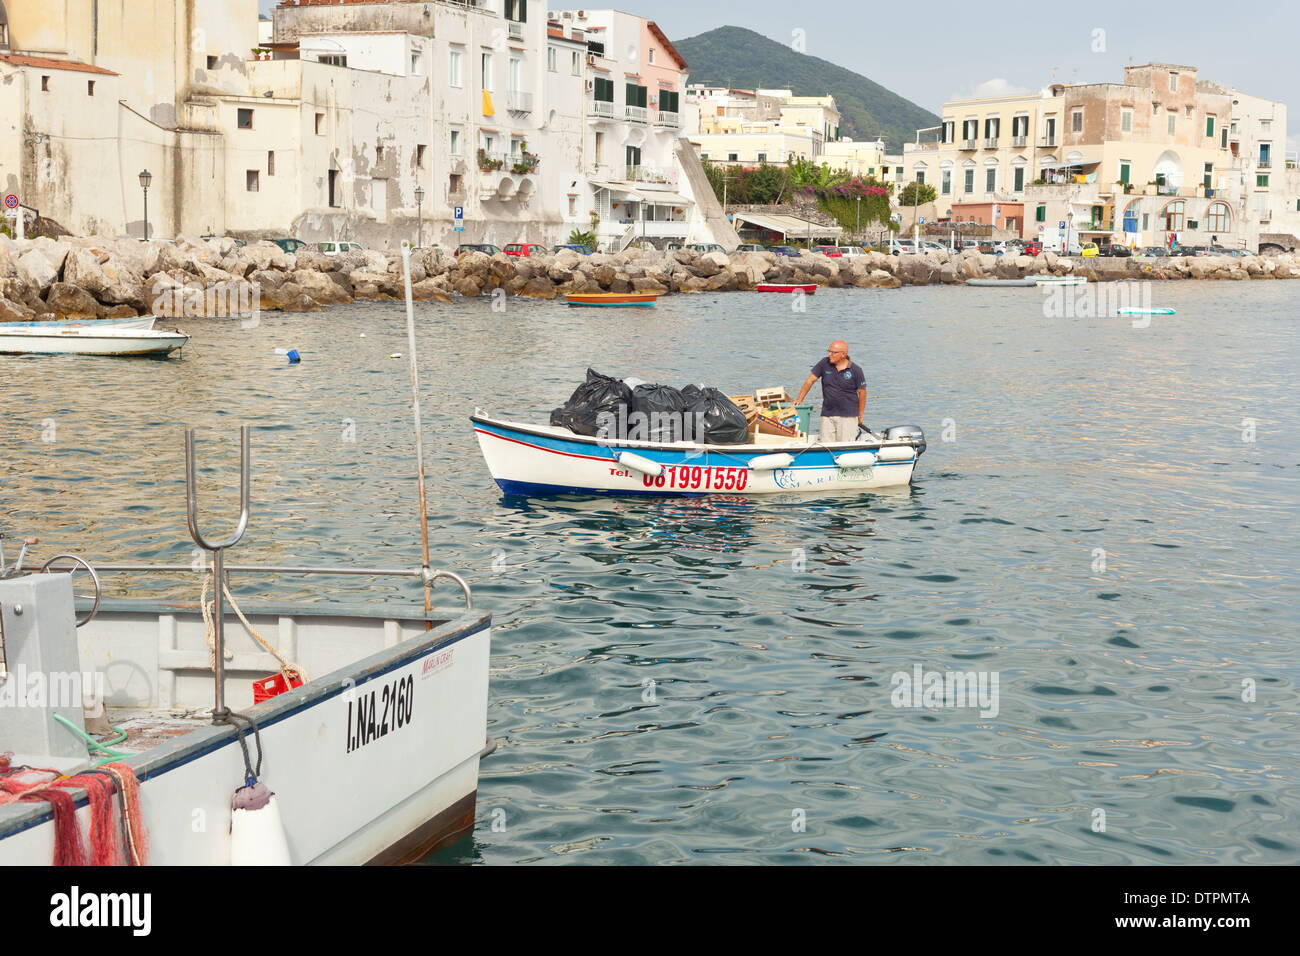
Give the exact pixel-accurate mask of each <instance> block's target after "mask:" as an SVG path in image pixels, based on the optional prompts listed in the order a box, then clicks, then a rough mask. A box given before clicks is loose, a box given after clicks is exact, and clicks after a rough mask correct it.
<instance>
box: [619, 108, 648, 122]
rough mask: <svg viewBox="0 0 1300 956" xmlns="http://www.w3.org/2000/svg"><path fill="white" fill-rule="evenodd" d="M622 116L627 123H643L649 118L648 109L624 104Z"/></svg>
mask: <svg viewBox="0 0 1300 956" xmlns="http://www.w3.org/2000/svg"><path fill="white" fill-rule="evenodd" d="M623 116H624V117H626V119H627V121H628V122H629V123H644V122H647V121H648V120H649V119H650V111H649V110H648V109H646V108H645V107H644V106H625V107H623Z"/></svg>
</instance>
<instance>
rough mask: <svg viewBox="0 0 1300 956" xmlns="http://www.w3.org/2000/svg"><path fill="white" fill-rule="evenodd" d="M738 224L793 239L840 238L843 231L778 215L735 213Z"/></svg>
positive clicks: (837, 227)
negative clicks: (748, 225) (742, 223)
mask: <svg viewBox="0 0 1300 956" xmlns="http://www.w3.org/2000/svg"><path fill="white" fill-rule="evenodd" d="M732 215H733V217H734V218H735V219H736V221H738V222H747V223H750V224H752V225H755V226H758V227H759V228H760V229H770V230H771V231H772V232H779V233H780V234H781V235H783V236H787V237H788V236H794V237H795V238H807V237H808V236H812V237H813V238H825V237H827V236H840V235H842V234H843V233H844V230H843V229H842V228H841V227H839V226H823V225H821V224H820V223H816V222H810V221H808V220H807V219H800V218H799V217H798V216H784V215H780V214H778V213H752V212H737V213H733V214H732Z"/></svg>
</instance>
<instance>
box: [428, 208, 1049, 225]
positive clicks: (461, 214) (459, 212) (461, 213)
mask: <svg viewBox="0 0 1300 956" xmlns="http://www.w3.org/2000/svg"><path fill="white" fill-rule="evenodd" d="M452 218H453V219H464V218H465V207H464V206H457V207H456V211H455V212H454V213H453V214H452ZM1062 225H1064V223H1062Z"/></svg>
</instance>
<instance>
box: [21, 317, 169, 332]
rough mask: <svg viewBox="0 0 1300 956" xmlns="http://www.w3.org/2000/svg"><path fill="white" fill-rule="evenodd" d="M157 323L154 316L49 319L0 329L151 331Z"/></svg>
mask: <svg viewBox="0 0 1300 956" xmlns="http://www.w3.org/2000/svg"><path fill="white" fill-rule="evenodd" d="M157 321H158V317H157V316H156V315H140V316H136V317H135V318H132V319H50V320H48V321H44V322H0V329H58V328H72V327H74V326H75V327H76V328H82V329H146V330H147V329H152V328H153V324H154V323H155V322H157Z"/></svg>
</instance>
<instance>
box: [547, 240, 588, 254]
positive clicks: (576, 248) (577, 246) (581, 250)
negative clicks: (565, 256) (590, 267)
mask: <svg viewBox="0 0 1300 956" xmlns="http://www.w3.org/2000/svg"><path fill="white" fill-rule="evenodd" d="M565 249H569V250H570V251H572V252H576V253H577V254H578V255H580V256H589V255H591V254H592V253H594V252H595V251H596V250H595V249H593V248H591V246H589V245H587V244H586V243H584V242H562V243H560V244H559V245H558V246H552V247H551V251H552V252H563V251H564V250H565Z"/></svg>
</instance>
